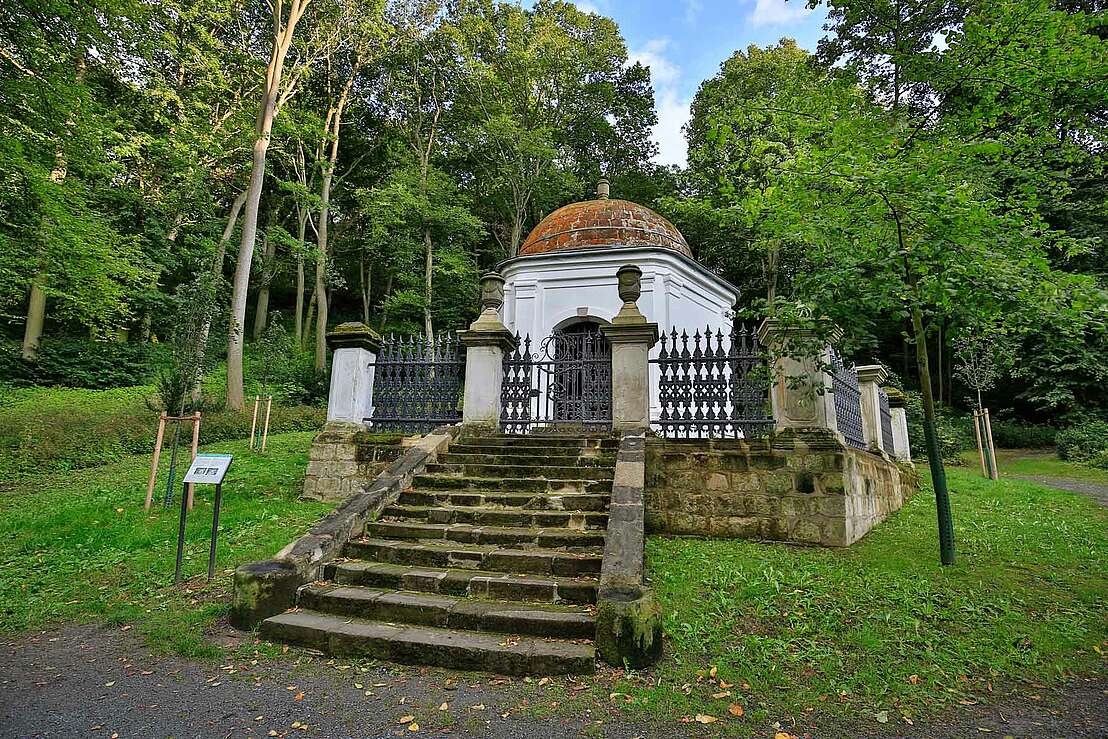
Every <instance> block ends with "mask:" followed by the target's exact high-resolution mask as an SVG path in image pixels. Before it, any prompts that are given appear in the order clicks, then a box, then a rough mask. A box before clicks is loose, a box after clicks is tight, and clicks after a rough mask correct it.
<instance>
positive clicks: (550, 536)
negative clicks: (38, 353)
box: [261, 435, 619, 675]
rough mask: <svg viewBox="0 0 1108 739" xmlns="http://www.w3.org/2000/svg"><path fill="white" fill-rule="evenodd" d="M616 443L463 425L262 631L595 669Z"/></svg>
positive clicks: (508, 669) (429, 661)
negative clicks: (462, 433)
mask: <svg viewBox="0 0 1108 739" xmlns="http://www.w3.org/2000/svg"><path fill="white" fill-rule="evenodd" d="M618 443H619V442H618V440H616V439H614V438H610V437H597V436H564V435H549V436H547V435H534V436H481V437H468V438H466V437H463V438H461V439H459V440H458V441H456V442H454V443H453V444H452V445H451V446H450V450H449V452H447V453H445V454H442V455H440V460H439V463H438V464H430V465H428V466H427V469H426V470H425V472H424V474H421V475H417V476H416V477H415V479H414V481H413V484H412V487H411V489H409V490H405V491H404V492H403V493H402V494H401V495H400V498H399V500H397V502H396V503H395V504H393V505H390V506H388V507H387V508H385V510H384V511H383V512H382V515H381V516H380V518H379V520H377V521H375V522H372V523H369V524H367V526H366V531H365V536H364V537H363V538H361V539H358V540H353V541H351V542H349V543H348V544H347V545H346V547H345V549H344V550H343V558H341V559H338V560H336V561H334V562H332V563H330V564H328V565H327V567H326V569H325V577H326V581H324V582H317V583H313V584H309V585H306V586H304V587H303V588H301V589H300V591H299V595H298V602H297V608H295V609H293V610H291V611H288V612H286V613H281V614H278V615H276V616H272V617H270V618H268V619H266V620H265V621H263V622H262V625H261V633H262V634H263V636H265V637H266V638H268V639H272V640H274V641H286V642H292V643H296V644H302V645H305V646H309V647H314V648H316V649H320V650H323V651H324V652H327V653H329V654H333V655H360V656H367V657H374V658H378V659H385V660H391V661H394V662H402V663H408V664H421V665H433V666H439V667H451V668H456V669H467V670H486V671H489V672H498V673H502V674H514V675H520V674H539V675H551V674H558V673H591V672H593V671H594V669H595V659H596V655H595V648H594V646H593V638H594V636H595V618H594V608H593V604H595V603H596V591H597V580H598V577H599V573H600V563H601V559H602V558H603V552H604V535H605V530H606V527H607V523H608V506H609V500H610V497H611V491H612V475H613V469H614V466H615V455H616V451H617V447H618Z"/></svg>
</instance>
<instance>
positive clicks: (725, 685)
mask: <svg viewBox="0 0 1108 739" xmlns="http://www.w3.org/2000/svg"><path fill="white" fill-rule="evenodd" d="M733 687H735V684H734V683H729V682H725V681H723V680H720V681H719V689H720V690H727V689H728V688H733Z"/></svg>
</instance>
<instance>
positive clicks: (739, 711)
mask: <svg viewBox="0 0 1108 739" xmlns="http://www.w3.org/2000/svg"><path fill="white" fill-rule="evenodd" d="M727 712H728V713H730V714H731V715H732V716H742V715H743V714H744V713H746V711H744V710H743V707H742V706H740V705H739V704H738V703H732V704H731V705H729V706H728V707H727Z"/></svg>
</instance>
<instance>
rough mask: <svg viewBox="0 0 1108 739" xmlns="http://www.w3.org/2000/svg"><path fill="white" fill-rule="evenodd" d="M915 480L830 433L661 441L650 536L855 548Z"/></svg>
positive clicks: (654, 454)
mask: <svg viewBox="0 0 1108 739" xmlns="http://www.w3.org/2000/svg"><path fill="white" fill-rule="evenodd" d="M914 480H915V474H914V470H912V469H911V468H910V467H908V466H902V465H900V464H898V463H897V462H895V461H893V460H892V459H891V458H890V457H888V456H887V455H885V454H882V453H880V452H873V451H861V450H858V449H854V448H852V447H848V446H845V445H843V444H842V443H840V442H839V441H838V439H837V438H836V437H835V436H834V435H833V434H830V433H827V432H819V431H784V432H781V433H779V434H776V435H774V436H773V437H771V438H770V439H755V440H751V441H750V442H746V441H739V440H703V441H701V440H696V441H674V440H665V439H652V440H650V442H649V443H648V444H647V455H646V527H647V530H648V531H649V532H651V533H667V534H692V535H700V536H712V537H719V538H738V539H769V540H776V541H788V542H795V543H800V544H820V545H823V546H835V547H838V546H849V545H850V544H853V543H854V542H856V541H858V540H859V539H861V538H862V537H863V536H864V535H865V534H866V532H868V531H869V530H871V529H872V528H873V527H875V526H876V525H877V524H879V523H880V522H881V521H884V520H885V519H886V518H888V517H889V515H890V514H892V513H893V512H894V511H897V510H899V509H900V507H901V506H902V505H904V502H905V501H906V500H907V499H908V498H909V497H911V495H912V493H913V492H914V490H915V486H914Z"/></svg>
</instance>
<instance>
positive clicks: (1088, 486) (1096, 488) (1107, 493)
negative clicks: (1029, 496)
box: [1011, 475, 1108, 507]
mask: <svg viewBox="0 0 1108 739" xmlns="http://www.w3.org/2000/svg"><path fill="white" fill-rule="evenodd" d="M1011 477H1014V478H1015V479H1017V480H1028V481H1030V482H1037V483H1039V484H1040V485H1046V486H1047V487H1048V488H1058V489H1059V490H1069V491H1071V492H1074V493H1081V494H1082V495H1087V496H1089V497H1090V498H1092V499H1093V500H1095V501H1096V502H1097V503H1100V504H1101V505H1102V506H1105V507H1108V485H1098V484H1096V483H1095V482H1084V481H1082V480H1073V479H1070V478H1065V477H1047V476H1044V475H1011Z"/></svg>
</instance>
